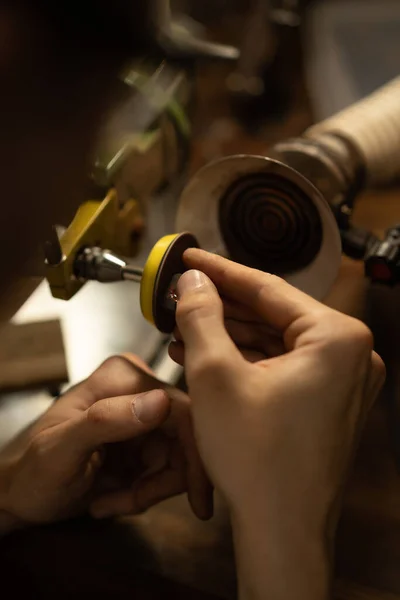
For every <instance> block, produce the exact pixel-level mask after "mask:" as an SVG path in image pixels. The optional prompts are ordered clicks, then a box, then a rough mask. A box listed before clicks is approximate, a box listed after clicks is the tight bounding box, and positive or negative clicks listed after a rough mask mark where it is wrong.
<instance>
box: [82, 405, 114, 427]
mask: <svg viewBox="0 0 400 600" xmlns="http://www.w3.org/2000/svg"><path fill="white" fill-rule="evenodd" d="M111 412H112V407H111V400H110V399H109V398H107V399H106V400H101V401H100V402H96V404H93V406H91V407H90V408H89V409H88V410H87V413H86V418H87V420H88V421H89V423H90V424H93V425H102V424H104V423H108V421H109V420H110V415H111Z"/></svg>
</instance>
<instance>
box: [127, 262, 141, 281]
mask: <svg viewBox="0 0 400 600" xmlns="http://www.w3.org/2000/svg"><path fill="white" fill-rule="evenodd" d="M142 276H143V269H140V268H139V267H134V266H132V265H127V266H126V267H125V268H124V269H123V271H122V279H124V280H125V281H135V282H136V283H140V282H141V281H142Z"/></svg>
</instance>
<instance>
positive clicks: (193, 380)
mask: <svg viewBox="0 0 400 600" xmlns="http://www.w3.org/2000/svg"><path fill="white" fill-rule="evenodd" d="M185 261H186V264H187V266H188V267H189V268H192V269H198V271H190V272H188V273H185V274H184V275H183V276H182V278H181V279H180V281H179V285H178V294H179V302H178V308H177V323H178V327H179V330H178V331H177V336H176V337H177V339H178V340H181V341H178V342H177V343H175V344H173V345H172V347H171V350H170V353H171V356H172V357H173V358H174V359H176V360H177V361H178V362H180V363H182V364H183V362H184V365H185V369H186V377H187V382H188V387H189V394H190V397H191V401H192V410H193V418H194V426H195V435H196V439H197V443H198V447H199V451H200V454H201V456H202V458H203V461H204V463H205V466H206V469H207V471H208V473H209V475H210V477H211V479H212V481H213V483H214V485H215V486H216V488H218V489H219V490H220V492H221V493H222V494H223V495H224V496H225V498H226V500H227V502H228V505H229V506H230V508H231V510H232V512H233V513H234V514H236V515H237V514H241V515H243V512H244V511H245V512H246V513H248V514H256V513H257V511H259V512H258V514H259V515H261V513H262V512H263V514H265V513H266V512H267V513H268V511H269V514H270V534H271V535H272V529H273V528H275V529H276V526H275V524H274V526H273V527H272V523H275V522H276V521H279V519H280V520H281V522H284V523H285V524H286V525H287V526H288V523H289V522H290V523H292V524H293V526H294V527H296V526H297V523H299V522H301V523H303V524H306V525H304V526H305V527H306V526H307V527H309V529H308V530H309V531H319V532H323V533H322V534H323V535H324V536H326V535H327V533H328V532H332V531H333V529H334V527H335V519H336V516H337V508H338V500H339V498H340V496H341V492H342V488H343V484H344V482H345V479H346V475H347V473H348V469H349V465H350V462H351V458H352V456H353V454H354V451H355V447H356V445H357V441H358V438H359V433H360V430H361V427H362V425H363V423H364V420H365V417H366V414H367V413H368V410H369V409H370V407H371V405H372V403H373V401H374V399H375V398H376V396H377V393H378V391H379V389H380V387H381V385H382V383H383V380H384V366H383V363H382V361H381V360H380V358H379V357H378V356H377V355H376V354H375V353H374V352H373V350H372V346H373V340H372V335H371V333H370V332H369V330H368V329H367V327H366V326H365V325H363V324H362V323H360V322H359V321H357V320H355V319H352V318H350V317H347V316H344V315H342V314H340V313H338V312H336V311H333V310H332V309H330V308H327V307H325V306H323V305H322V304H320V303H319V302H317V301H315V300H313V299H312V298H310V297H308V296H307V295H305V294H303V293H302V292H300V291H298V290H296V289H294V288H292V287H291V286H290V285H289V284H287V283H285V282H284V281H282V280H281V279H279V278H277V277H275V276H272V275H268V274H265V273H261V272H258V271H255V270H252V269H248V268H246V267H243V266H240V265H237V264H234V263H232V262H230V261H227V260H225V259H223V258H220V257H217V256H213V255H210V254H208V253H206V252H203V251H201V250H189V251H187V252H186V254H185ZM200 271H201V272H203V273H205V275H203V274H202V273H201V272H200ZM207 276H208V277H207ZM210 280H212V281H213V282H214V284H215V285H213V283H211V281H210ZM217 290H218V292H219V293H218V292H217ZM220 295H221V296H222V297H223V301H222V300H221V298H220ZM288 515H291V516H290V517H288ZM282 519H283V521H282ZM289 528H290V527H289ZM264 534H265V532H264Z"/></svg>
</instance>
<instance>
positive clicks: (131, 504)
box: [90, 469, 186, 519]
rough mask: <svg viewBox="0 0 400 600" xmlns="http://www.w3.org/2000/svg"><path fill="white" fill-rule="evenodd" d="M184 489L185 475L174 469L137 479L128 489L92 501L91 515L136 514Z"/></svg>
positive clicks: (104, 516)
mask: <svg viewBox="0 0 400 600" xmlns="http://www.w3.org/2000/svg"><path fill="white" fill-rule="evenodd" d="M185 489H186V480H185V475H184V473H183V472H182V471H177V470H174V469H170V470H165V471H162V472H161V473H156V474H155V475H151V476H149V477H146V478H145V479H142V480H139V481H138V482H136V483H135V484H134V486H133V487H132V488H131V489H129V490H123V491H120V492H114V493H112V494H106V495H104V496H102V497H101V498H99V499H98V500H96V501H95V502H93V504H92V505H91V507H90V513H91V515H92V516H93V517H94V518H96V519H105V518H108V517H116V516H125V515H137V514H140V513H142V512H144V511H146V510H148V509H149V508H151V507H152V506H154V505H156V504H158V503H159V502H162V501H163V500H167V499H168V498H171V497H173V496H176V495H178V494H181V493H183V492H184V491H185Z"/></svg>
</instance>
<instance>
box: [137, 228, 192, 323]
mask: <svg viewBox="0 0 400 600" xmlns="http://www.w3.org/2000/svg"><path fill="white" fill-rule="evenodd" d="M198 247H199V244H198V241H197V239H196V238H195V237H194V236H193V235H191V234H190V233H181V234H175V235H167V236H165V237H163V238H162V239H161V240H160V241H159V242H157V244H156V245H155V246H154V248H153V250H152V251H151V253H150V255H149V257H148V259H147V262H146V265H145V267H144V270H143V275H142V281H141V285H140V306H141V309H142V313H143V316H144V317H145V319H147V321H149V322H150V323H151V324H152V325H155V326H156V327H157V329H158V330H159V331H161V332H162V333H172V332H173V330H174V328H175V309H176V295H175V285H176V283H177V280H178V279H179V276H180V275H182V273H184V272H185V271H186V270H187V269H186V267H185V264H184V262H183V254H184V252H185V250H187V249H188V248H198Z"/></svg>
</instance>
